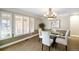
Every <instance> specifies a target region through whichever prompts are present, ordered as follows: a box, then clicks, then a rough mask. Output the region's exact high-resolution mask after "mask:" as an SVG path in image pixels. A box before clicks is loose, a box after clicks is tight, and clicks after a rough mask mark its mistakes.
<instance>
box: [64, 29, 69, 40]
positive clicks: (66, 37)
mask: <svg viewBox="0 0 79 59" xmlns="http://www.w3.org/2000/svg"><path fill="white" fill-rule="evenodd" d="M68 36H69V30H67V31H66V34H65V39H66V40H67V39H68Z"/></svg>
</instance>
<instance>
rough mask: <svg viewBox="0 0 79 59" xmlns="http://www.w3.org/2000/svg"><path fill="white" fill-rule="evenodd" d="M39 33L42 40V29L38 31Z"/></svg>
mask: <svg viewBox="0 0 79 59" xmlns="http://www.w3.org/2000/svg"><path fill="white" fill-rule="evenodd" d="M38 33H39V38H42V30H41V29H39V30H38Z"/></svg>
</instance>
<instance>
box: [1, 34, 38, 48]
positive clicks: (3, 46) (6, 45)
mask: <svg viewBox="0 0 79 59" xmlns="http://www.w3.org/2000/svg"><path fill="white" fill-rule="evenodd" d="M37 35H38V34H34V35H32V36H29V37H26V38H23V39H20V40H17V41H14V42H11V43H8V44H5V45H2V46H0V49H2V48H5V47H8V46H10V45H13V44H16V43H19V42H21V41H24V40H27V39H29V38H32V37H34V36H37Z"/></svg>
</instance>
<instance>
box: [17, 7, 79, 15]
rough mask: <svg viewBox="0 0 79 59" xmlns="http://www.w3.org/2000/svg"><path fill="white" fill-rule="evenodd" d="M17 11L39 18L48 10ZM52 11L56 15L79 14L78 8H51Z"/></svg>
mask: <svg viewBox="0 0 79 59" xmlns="http://www.w3.org/2000/svg"><path fill="white" fill-rule="evenodd" d="M19 9H20V10H22V11H25V12H30V13H33V14H35V15H39V16H43V15H44V13H46V12H47V10H48V8H19ZM52 9H53V11H55V12H56V13H57V15H62V14H72V13H79V8H52Z"/></svg>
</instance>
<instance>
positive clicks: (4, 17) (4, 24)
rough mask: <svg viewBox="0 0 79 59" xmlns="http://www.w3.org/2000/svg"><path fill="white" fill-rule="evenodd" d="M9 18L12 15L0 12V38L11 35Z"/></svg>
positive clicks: (10, 18)
mask: <svg viewBox="0 0 79 59" xmlns="http://www.w3.org/2000/svg"><path fill="white" fill-rule="evenodd" d="M11 20H12V16H11V15H10V14H7V13H1V22H0V28H1V34H0V38H1V39H5V38H9V37H11V36H12V30H11Z"/></svg>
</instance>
